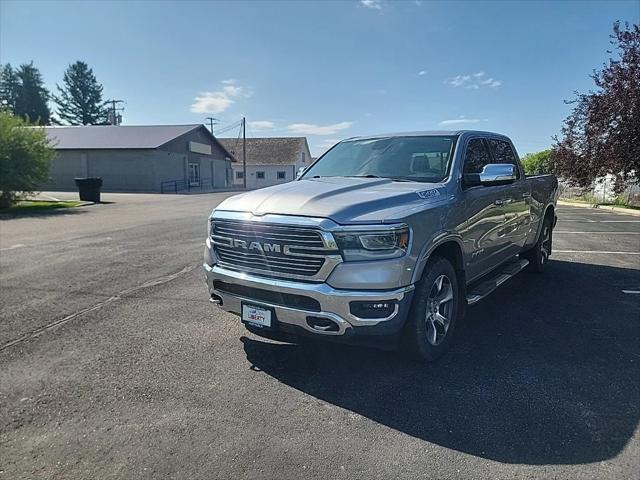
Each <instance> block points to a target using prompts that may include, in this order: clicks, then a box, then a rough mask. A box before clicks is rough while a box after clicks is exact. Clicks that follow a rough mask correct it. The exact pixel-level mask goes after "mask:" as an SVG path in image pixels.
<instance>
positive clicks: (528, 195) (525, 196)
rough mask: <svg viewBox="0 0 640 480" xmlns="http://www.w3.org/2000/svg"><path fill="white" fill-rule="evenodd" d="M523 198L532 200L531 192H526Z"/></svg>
mask: <svg viewBox="0 0 640 480" xmlns="http://www.w3.org/2000/svg"><path fill="white" fill-rule="evenodd" d="M522 198H531V194H530V193H529V192H524V193H523V194H522Z"/></svg>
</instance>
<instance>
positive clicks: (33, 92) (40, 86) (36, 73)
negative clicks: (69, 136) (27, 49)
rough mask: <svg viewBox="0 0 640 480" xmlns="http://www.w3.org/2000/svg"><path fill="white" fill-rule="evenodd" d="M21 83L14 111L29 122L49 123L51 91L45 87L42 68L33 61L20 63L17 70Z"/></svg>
mask: <svg viewBox="0 0 640 480" xmlns="http://www.w3.org/2000/svg"><path fill="white" fill-rule="evenodd" d="M16 76H17V77H18V81H19V85H18V88H17V91H16V97H15V106H14V109H13V113H14V114H15V115H17V116H19V117H22V118H24V119H25V120H26V121H27V122H30V123H36V124H38V125H48V124H49V121H50V117H51V111H50V110H49V105H48V101H49V91H48V90H47V89H46V88H45V87H44V81H43V80H42V74H41V73H40V70H38V69H37V68H36V67H34V65H33V62H31V63H25V64H22V65H20V67H19V68H18V70H17V71H16Z"/></svg>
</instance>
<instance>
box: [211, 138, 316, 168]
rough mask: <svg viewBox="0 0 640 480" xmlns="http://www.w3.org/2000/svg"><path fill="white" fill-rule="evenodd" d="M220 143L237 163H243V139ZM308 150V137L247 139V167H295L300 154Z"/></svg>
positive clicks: (228, 139) (224, 140) (223, 139)
mask: <svg viewBox="0 0 640 480" xmlns="http://www.w3.org/2000/svg"><path fill="white" fill-rule="evenodd" d="M218 141H219V142H220V143H221V144H222V145H223V146H224V147H225V148H226V149H227V151H228V152H229V153H230V154H231V155H233V157H234V158H235V160H236V161H237V162H242V139H239V140H238V139H237V138H218ZM308 148H309V147H308V145H307V139H306V137H272V138H247V165H294V164H295V162H296V160H297V159H298V158H299V155H300V152H301V151H304V152H306V151H307V150H308ZM309 160H310V159H309Z"/></svg>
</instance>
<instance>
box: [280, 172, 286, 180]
mask: <svg viewBox="0 0 640 480" xmlns="http://www.w3.org/2000/svg"><path fill="white" fill-rule="evenodd" d="M285 178H287V174H286V173H285V172H278V180H284V179H285Z"/></svg>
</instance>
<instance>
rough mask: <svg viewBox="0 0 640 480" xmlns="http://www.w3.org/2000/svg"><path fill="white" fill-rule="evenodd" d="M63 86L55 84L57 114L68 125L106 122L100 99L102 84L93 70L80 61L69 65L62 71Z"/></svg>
mask: <svg viewBox="0 0 640 480" xmlns="http://www.w3.org/2000/svg"><path fill="white" fill-rule="evenodd" d="M62 83H63V86H62V87H60V85H57V88H58V93H59V95H54V97H53V98H54V100H55V102H56V103H57V104H58V110H57V112H56V113H57V115H58V117H59V119H60V120H61V121H62V122H63V123H68V124H70V125H104V124H106V123H107V112H108V110H107V108H106V106H105V104H106V102H105V101H103V100H102V85H100V84H99V83H98V81H97V80H96V77H95V75H94V74H93V70H92V69H90V68H89V66H88V65H87V64H86V63H84V62H81V61H77V62H75V63H73V64H71V65H69V68H67V70H66V71H65V73H64V77H63V79H62Z"/></svg>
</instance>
